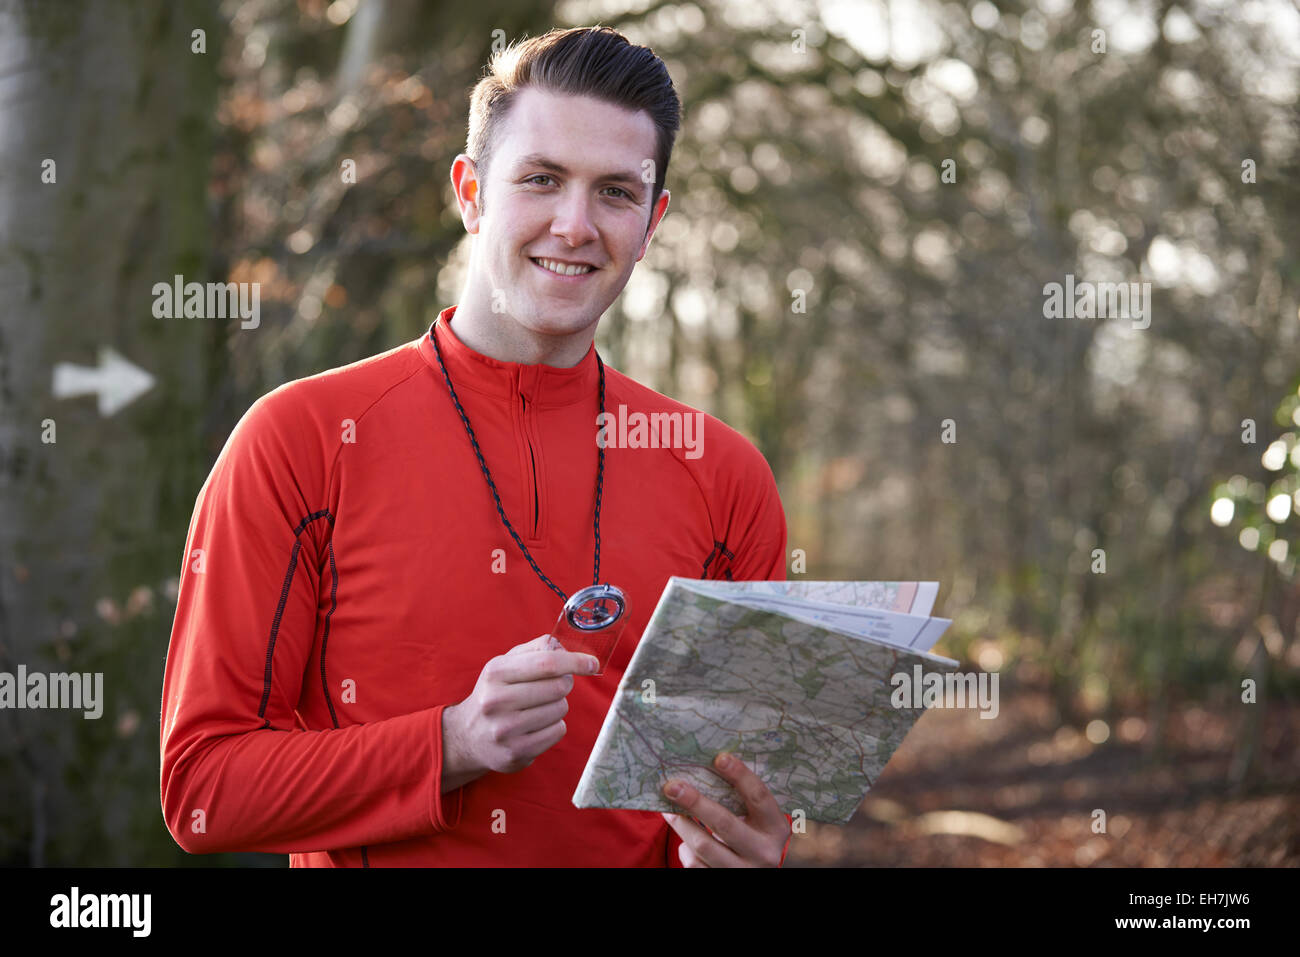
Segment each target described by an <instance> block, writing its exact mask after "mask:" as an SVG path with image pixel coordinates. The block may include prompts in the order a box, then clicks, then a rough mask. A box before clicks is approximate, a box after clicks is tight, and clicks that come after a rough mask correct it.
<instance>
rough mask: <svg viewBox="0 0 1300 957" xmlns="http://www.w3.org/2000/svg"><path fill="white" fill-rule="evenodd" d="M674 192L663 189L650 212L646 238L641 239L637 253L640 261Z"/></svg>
mask: <svg viewBox="0 0 1300 957" xmlns="http://www.w3.org/2000/svg"><path fill="white" fill-rule="evenodd" d="M671 195H672V194H671V193H669V192H668V190H666V189H665V190H661V191H660V193H659V199H658V200H657V201H656V202H655V208H654V209H653V210H652V211H651V213H650V222H649V223H648V224H647V225H646V228H645V239H643V240H642V241H641V251H640V252H639V253H637V254H636V261H637V262H640V261H641V258H642V257H643V256H644V255H645V251H646V250H647V249H649V248H650V237H651V236H653V235H654V232H655V230H656V229H657V228H658V227H659V220H661V219H663V218H664V213H665V212H667V211H668V198H669V196H671Z"/></svg>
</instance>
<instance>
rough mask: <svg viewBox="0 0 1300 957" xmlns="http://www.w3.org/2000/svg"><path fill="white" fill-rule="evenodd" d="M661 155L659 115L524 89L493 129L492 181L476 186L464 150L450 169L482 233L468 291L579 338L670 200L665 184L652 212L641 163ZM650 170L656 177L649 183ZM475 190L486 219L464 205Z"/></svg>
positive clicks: (496, 309) (553, 331) (504, 311)
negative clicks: (654, 117) (658, 147)
mask: <svg viewBox="0 0 1300 957" xmlns="http://www.w3.org/2000/svg"><path fill="white" fill-rule="evenodd" d="M654 156H655V127H654V122H653V121H652V120H651V119H650V115H649V114H648V113H646V112H644V111H638V112H632V111H629V110H624V109H622V108H620V107H617V106H614V105H612V104H609V103H605V102H603V101H601V100H595V99H591V98H589V97H575V96H568V95H564V94H557V93H551V92H549V91H545V90H541V89H537V88H534V87H529V88H525V89H523V90H521V91H520V93H519V95H518V96H517V97H516V98H515V101H514V104H513V106H512V107H511V109H510V112H509V114H508V115H507V116H506V118H505V122H504V123H502V124H501V126H500V127H499V128H498V131H497V138H496V141H495V142H494V144H493V152H492V156H491V159H490V161H489V165H488V171H487V181H486V182H478V183H477V187H475V186H474V182H473V181H474V180H475V178H476V176H477V172H476V171H475V170H474V168H473V164H472V162H470V161H469V159H468V157H464V156H463V155H462V156H460V157H457V159H456V164H455V165H454V166H453V169H452V180H453V182H454V183H455V185H456V189H457V194H458V196H459V197H460V199H461V215H462V218H463V219H464V221H465V228H466V229H467V230H468V231H469V232H470V233H473V234H475V235H476V236H477V237H478V238H477V240H475V242H474V249H473V253H472V255H471V262H470V275H469V280H468V298H470V299H472V300H473V301H474V302H475V303H478V304H480V308H486V309H488V310H489V311H491V312H492V313H493V314H494V316H495V315H497V314H499V315H500V317H501V319H502V321H506V322H509V321H513V322H514V323H516V324H518V326H521V327H523V329H525V330H528V331H529V332H532V333H534V334H540V335H554V336H565V335H572V334H574V333H578V332H581V331H583V330H585V329H587V328H588V327H590V326H592V325H594V324H595V323H596V322H597V321H599V319H600V317H601V315H602V314H603V313H604V312H605V310H606V309H607V308H609V306H610V304H611V303H612V302H613V301H614V299H615V298H617V296H618V294H619V293H620V292H622V290H623V286H624V285H626V283H627V280H628V277H629V276H630V275H631V274H632V268H633V267H634V266H635V265H636V264H637V262H638V261H640V259H641V257H642V256H644V255H645V251H646V248H647V247H648V246H649V244H650V236H651V235H652V234H653V232H654V228H655V227H656V226H657V225H658V224H659V220H660V219H661V218H662V217H663V214H664V210H665V209H666V208H667V206H668V191H667V190H664V191H663V193H662V194H661V195H660V198H659V201H658V202H657V203H656V204H655V209H654V211H653V215H652V211H651V208H650V194H651V191H652V189H653V187H654V182H653V181H654V177H653V172H654V171H653V168H652V167H651V166H650V165H649V164H646V165H643V162H644V161H646V160H650V161H651V162H653V160H654ZM647 169H650V171H651V175H649V176H648V178H649V179H650V180H651V182H649V183H647V182H643V180H642V176H643V172H644V171H645V170H647ZM480 193H481V194H482V195H483V197H484V204H483V205H484V212H482V213H481V214H480V211H479V208H478V203H477V202H469V200H477V198H478V196H479V194H480ZM647 226H649V230H647ZM543 261H545V263H543ZM566 264H568V265H569V266H572V265H574V264H580V266H579V269H578V270H577V272H580V273H583V274H581V275H577V274H575V275H563V274H558V273H557V272H556V271H554V270H555V269H556V268H558V269H561V270H564V271H573V270H571V269H567V268H566ZM548 266H549V267H552V268H547V267H548ZM581 266H590V267H592V268H590V269H589V270H586V271H585V272H583V270H582V269H581Z"/></svg>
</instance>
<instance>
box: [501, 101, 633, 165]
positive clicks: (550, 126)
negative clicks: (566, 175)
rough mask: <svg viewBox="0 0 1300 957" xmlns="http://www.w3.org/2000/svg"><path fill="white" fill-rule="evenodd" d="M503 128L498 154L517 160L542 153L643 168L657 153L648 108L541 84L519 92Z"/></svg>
mask: <svg viewBox="0 0 1300 957" xmlns="http://www.w3.org/2000/svg"><path fill="white" fill-rule="evenodd" d="M502 132H503V133H504V134H505V135H504V136H503V137H502V141H501V143H500V146H499V151H500V154H499V155H503V156H504V157H505V158H507V159H508V161H509V162H510V163H511V164H513V165H518V164H519V163H520V162H522V161H523V160H524V159H525V158H534V159H535V158H537V157H539V156H544V157H547V158H549V159H551V160H553V161H554V162H556V163H559V164H561V165H564V166H567V167H572V168H574V169H578V170H585V169H590V170H593V171H594V170H597V169H600V170H606V169H611V168H613V166H612V165H611V164H616V165H618V166H619V168H622V167H623V166H628V167H629V168H630V169H634V170H636V171H637V172H638V173H639V172H640V169H641V161H642V160H643V159H654V156H655V141H656V135H655V134H656V131H655V125H654V120H652V119H651V118H650V114H649V113H647V112H646V111H645V110H629V109H626V108H625V107H622V106H619V105H617V104H614V103H607V102H606V101H604V100H599V99H596V98H594V97H590V96H574V95H572V94H567V93H556V92H553V91H551V90H543V89H539V88H537V87H527V88H525V89H523V90H521V91H520V93H519V96H518V97H517V98H516V99H515V102H514V104H513V105H512V106H511V109H510V112H509V114H508V115H507V117H506V122H505V124H504V126H503V128H502Z"/></svg>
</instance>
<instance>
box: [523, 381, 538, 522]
mask: <svg viewBox="0 0 1300 957" xmlns="http://www.w3.org/2000/svg"><path fill="white" fill-rule="evenodd" d="M519 401H520V403H522V405H523V408H524V442H525V443H526V444H527V445H528V461H529V462H531V463H532V467H533V526H532V530H531V531H530V532H529V535H528V537H529V538H536V537H537V518H538V514H537V513H538V511H539V505H538V494H537V458H536V456H534V455H533V443H532V440H531V439H530V438H529V437H528V400H527V399H525V398H524V394H523V393H522V392H521V393H519Z"/></svg>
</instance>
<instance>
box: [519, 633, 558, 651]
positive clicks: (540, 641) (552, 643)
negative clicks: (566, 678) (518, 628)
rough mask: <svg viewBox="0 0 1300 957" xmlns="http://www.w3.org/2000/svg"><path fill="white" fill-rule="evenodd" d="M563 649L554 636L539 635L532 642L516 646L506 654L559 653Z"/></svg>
mask: <svg viewBox="0 0 1300 957" xmlns="http://www.w3.org/2000/svg"><path fill="white" fill-rule="evenodd" d="M563 647H564V646H563V645H561V644H560V643H559V642H558V641H557V640H556V639H555V638H554V637H553V636H551V635H549V634H546V635H538V636H537V637H536V638H534V639H533V640H532V641H525V642H524V643H523V644H522V645H515V646H514V647H513V648H511V649H510V650H509V651H507V652H506V654H507V655H513V654H515V653H517V652H524V651H558V650H560V649H561V648H563Z"/></svg>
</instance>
